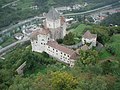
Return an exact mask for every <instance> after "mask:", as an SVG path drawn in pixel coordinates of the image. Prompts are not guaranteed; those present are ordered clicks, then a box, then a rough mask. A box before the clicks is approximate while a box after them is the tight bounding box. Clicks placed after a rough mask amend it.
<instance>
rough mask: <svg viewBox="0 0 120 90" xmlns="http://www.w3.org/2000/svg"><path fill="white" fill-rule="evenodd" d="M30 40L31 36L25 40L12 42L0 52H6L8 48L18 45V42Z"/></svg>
mask: <svg viewBox="0 0 120 90" xmlns="http://www.w3.org/2000/svg"><path fill="white" fill-rule="evenodd" d="M28 40H29V38H25V39H23V40H19V41H16V42H14V43H12V44H10V45H8V46H6V47H4V48H2V49H0V54H2V53H4V52H6V51H7V50H9V49H11V48H12V47H14V46H16V45H17V44H19V43H22V42H25V41H28Z"/></svg>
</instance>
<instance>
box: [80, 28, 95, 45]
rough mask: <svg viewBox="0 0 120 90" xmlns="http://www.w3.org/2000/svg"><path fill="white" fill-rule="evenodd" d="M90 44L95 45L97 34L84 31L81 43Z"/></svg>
mask: <svg viewBox="0 0 120 90" xmlns="http://www.w3.org/2000/svg"><path fill="white" fill-rule="evenodd" d="M87 43H88V44H90V45H91V47H92V46H96V43H97V34H91V33H90V31H89V30H88V31H86V32H85V33H84V35H83V36H82V44H83V45H84V44H87Z"/></svg>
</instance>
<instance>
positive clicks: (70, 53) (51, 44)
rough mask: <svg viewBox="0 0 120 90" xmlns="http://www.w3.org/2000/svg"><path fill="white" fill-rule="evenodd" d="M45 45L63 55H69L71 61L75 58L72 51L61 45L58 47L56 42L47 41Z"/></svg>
mask: <svg viewBox="0 0 120 90" xmlns="http://www.w3.org/2000/svg"><path fill="white" fill-rule="evenodd" d="M47 45H48V46H50V47H52V48H54V49H57V50H59V51H61V52H64V53H66V54H68V55H70V56H71V57H70V58H71V59H74V58H75V57H76V52H75V51H74V50H72V49H69V48H66V47H64V46H62V45H59V44H58V43H57V42H56V41H48V43H47Z"/></svg>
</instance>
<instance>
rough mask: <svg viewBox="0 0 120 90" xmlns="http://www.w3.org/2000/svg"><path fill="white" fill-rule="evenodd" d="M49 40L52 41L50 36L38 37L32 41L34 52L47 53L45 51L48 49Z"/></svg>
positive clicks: (40, 35)
mask: <svg viewBox="0 0 120 90" xmlns="http://www.w3.org/2000/svg"><path fill="white" fill-rule="evenodd" d="M49 40H50V34H47V35H42V34H39V35H37V38H36V39H35V40H31V45H32V51H35V52H40V53H42V52H43V51H45V49H46V47H45V46H46V44H47V42H48V41H49Z"/></svg>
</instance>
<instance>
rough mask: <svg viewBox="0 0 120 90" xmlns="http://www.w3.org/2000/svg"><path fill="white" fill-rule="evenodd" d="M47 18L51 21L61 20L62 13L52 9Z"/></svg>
mask: <svg viewBox="0 0 120 90" xmlns="http://www.w3.org/2000/svg"><path fill="white" fill-rule="evenodd" d="M46 18H47V19H49V20H57V19H59V18H60V13H59V12H58V11H57V10H56V9H55V8H53V7H52V8H51V9H50V11H49V12H48V13H47V14H46Z"/></svg>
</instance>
